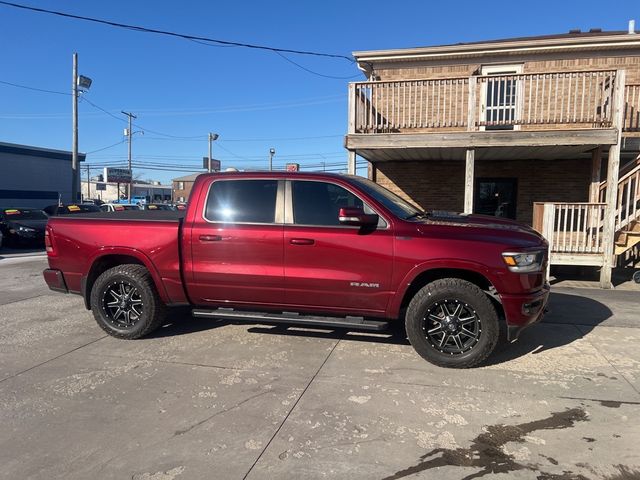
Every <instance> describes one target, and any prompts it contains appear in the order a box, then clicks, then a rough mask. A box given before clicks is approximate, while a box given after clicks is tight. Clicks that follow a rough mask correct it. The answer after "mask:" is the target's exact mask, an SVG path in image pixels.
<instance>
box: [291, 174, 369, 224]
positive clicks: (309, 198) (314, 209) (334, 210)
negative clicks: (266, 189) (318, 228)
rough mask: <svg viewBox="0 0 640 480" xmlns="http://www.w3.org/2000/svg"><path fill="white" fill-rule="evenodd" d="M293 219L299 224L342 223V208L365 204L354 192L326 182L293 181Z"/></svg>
mask: <svg viewBox="0 0 640 480" xmlns="http://www.w3.org/2000/svg"><path fill="white" fill-rule="evenodd" d="M292 185H293V191H292V194H293V221H294V223H297V224H299V225H340V222H339V221H338V214H339V212H340V209H341V208H344V207H358V208H362V209H364V208H365V206H364V204H363V202H362V200H360V199H359V198H358V197H356V196H355V195H354V194H353V193H351V192H349V191H348V190H345V189H344V188H342V187H339V186H338V185H334V184H332V183H324V182H303V181H297V182H292Z"/></svg>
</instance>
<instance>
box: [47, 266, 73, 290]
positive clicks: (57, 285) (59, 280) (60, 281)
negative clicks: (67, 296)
mask: <svg viewBox="0 0 640 480" xmlns="http://www.w3.org/2000/svg"><path fill="white" fill-rule="evenodd" d="M42 275H43V276H44V281H45V282H47V285H48V286H49V288H50V289H51V290H54V291H56V292H62V293H69V289H68V288H67V283H66V282H65V281H64V274H63V273H62V271H60V270H54V269H51V268H47V269H46V270H45V271H43V272H42Z"/></svg>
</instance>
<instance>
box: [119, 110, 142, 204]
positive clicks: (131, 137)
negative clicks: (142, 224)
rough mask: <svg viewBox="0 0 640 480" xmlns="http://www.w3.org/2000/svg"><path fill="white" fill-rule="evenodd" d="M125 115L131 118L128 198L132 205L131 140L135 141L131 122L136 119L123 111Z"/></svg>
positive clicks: (128, 131)
mask: <svg viewBox="0 0 640 480" xmlns="http://www.w3.org/2000/svg"><path fill="white" fill-rule="evenodd" d="M121 112H122V113H123V114H124V115H126V116H127V117H129V128H128V129H127V137H129V155H128V158H129V188H128V191H127V198H128V199H129V203H131V193H132V191H133V171H132V170H131V140H132V139H133V131H132V130H131V120H132V119H133V118H138V117H136V116H135V115H134V114H133V113H130V112H125V111H121Z"/></svg>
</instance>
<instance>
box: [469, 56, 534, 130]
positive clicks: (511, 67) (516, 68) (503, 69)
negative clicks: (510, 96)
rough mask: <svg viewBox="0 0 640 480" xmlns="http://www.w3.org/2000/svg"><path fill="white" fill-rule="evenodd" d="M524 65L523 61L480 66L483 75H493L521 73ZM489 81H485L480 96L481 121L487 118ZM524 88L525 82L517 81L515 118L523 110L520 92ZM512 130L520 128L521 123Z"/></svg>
mask: <svg viewBox="0 0 640 480" xmlns="http://www.w3.org/2000/svg"><path fill="white" fill-rule="evenodd" d="M523 67H524V65H523V64H522V63H515V64H507V65H483V66H482V67H481V68H480V74H481V75H482V76H491V75H519V74H521V73H522V71H523ZM488 85H489V84H488V83H485V86H484V88H483V89H482V92H481V93H480V94H481V97H480V111H479V112H478V119H479V120H480V121H482V120H485V118H483V117H485V116H486V113H487V112H486V110H487V88H488ZM522 88H523V82H522V81H521V80H517V81H516V104H515V118H518V116H519V115H520V112H521V111H522V102H523V97H522V95H521V94H520V92H521V91H522ZM485 130H486V127H484V126H482V127H480V131H482V132H483V131H485ZM512 130H520V125H514V126H513V129H512Z"/></svg>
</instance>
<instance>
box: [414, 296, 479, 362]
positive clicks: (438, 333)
mask: <svg viewBox="0 0 640 480" xmlns="http://www.w3.org/2000/svg"><path fill="white" fill-rule="evenodd" d="M423 321H424V326H423V330H424V332H425V336H426V338H427V340H428V341H429V343H430V344H431V346H432V347H433V348H434V349H436V350H438V351H439V352H442V353H447V354H449V355H460V354H463V353H465V352H468V351H469V350H471V349H472V348H473V347H474V345H475V344H476V343H478V340H479V339H480V335H481V333H482V321H481V320H480V317H479V316H478V315H477V313H476V311H475V310H474V309H473V308H472V307H471V306H469V304H468V303H464V302H461V301H459V300H456V299H445V300H442V301H440V302H435V303H434V304H433V305H432V306H431V307H430V308H429V309H428V310H427V312H426V314H425V317H424V319H423Z"/></svg>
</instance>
